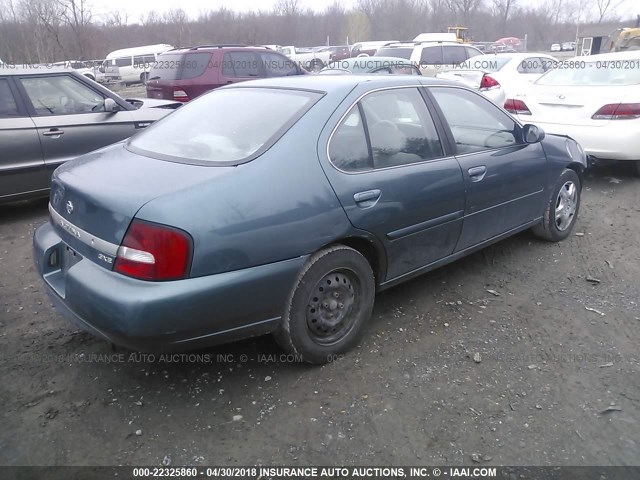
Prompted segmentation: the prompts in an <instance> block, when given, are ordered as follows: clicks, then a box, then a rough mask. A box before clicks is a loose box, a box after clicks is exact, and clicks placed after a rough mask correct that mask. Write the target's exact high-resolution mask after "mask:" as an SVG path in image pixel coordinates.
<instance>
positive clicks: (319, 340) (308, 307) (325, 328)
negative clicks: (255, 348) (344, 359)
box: [274, 245, 375, 364]
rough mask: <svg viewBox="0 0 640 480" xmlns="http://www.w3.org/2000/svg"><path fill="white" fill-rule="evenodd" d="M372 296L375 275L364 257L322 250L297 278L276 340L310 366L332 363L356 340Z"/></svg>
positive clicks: (347, 250) (339, 247)
mask: <svg viewBox="0 0 640 480" xmlns="http://www.w3.org/2000/svg"><path fill="white" fill-rule="evenodd" d="M374 297H375V280H374V276H373V271H372V270H371V266H370V265H369V262H368V261H367V259H366V258H365V257H364V256H362V254H360V253H359V252H358V251H356V250H354V249H352V248H349V247H346V246H344V245H336V246H333V247H329V248H327V249H324V250H321V251H319V252H317V253H315V254H314V255H313V256H312V257H311V258H310V259H309V261H308V262H307V264H306V266H305V267H304V269H303V270H302V272H301V273H300V275H299V276H298V280H297V282H296V285H295V286H294V287H293V290H292V292H291V294H290V296H289V300H288V302H287V305H286V307H285V312H284V315H283V317H282V321H281V324H280V327H279V328H278V330H277V331H276V332H275V334H274V336H275V338H276V341H277V342H278V344H279V345H280V346H281V347H282V348H283V349H285V350H286V351H287V352H290V353H292V354H294V355H296V356H298V357H300V358H301V359H302V360H304V361H306V362H309V363H315V364H323V363H328V362H330V361H332V359H334V358H336V356H337V355H339V354H341V353H344V352H346V351H347V350H349V349H350V348H351V347H353V346H354V345H355V343H356V342H357V341H358V338H359V337H360V334H361V332H362V330H363V328H364V326H365V324H366V323H367V321H368V320H369V318H370V317H371V311H372V309H373V301H374Z"/></svg>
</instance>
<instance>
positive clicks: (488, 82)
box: [480, 74, 500, 90]
mask: <svg viewBox="0 0 640 480" xmlns="http://www.w3.org/2000/svg"><path fill="white" fill-rule="evenodd" d="M499 87H500V84H499V83H498V81H497V80H496V79H495V78H493V77H492V76H491V75H487V74H484V75H483V76H482V80H480V90H491V89H493V88H499Z"/></svg>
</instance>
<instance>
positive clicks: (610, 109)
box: [591, 103, 640, 120]
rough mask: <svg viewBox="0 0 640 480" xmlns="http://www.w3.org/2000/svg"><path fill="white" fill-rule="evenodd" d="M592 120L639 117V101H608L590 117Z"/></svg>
mask: <svg viewBox="0 0 640 480" xmlns="http://www.w3.org/2000/svg"><path fill="white" fill-rule="evenodd" d="M591 118H593V119H594V120H631V119H634V118H640V103H609V104H607V105H605V106H603V107H602V108H601V109H600V110H598V111H597V112H596V113H594V114H593V116H592V117H591Z"/></svg>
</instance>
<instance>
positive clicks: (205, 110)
mask: <svg viewBox="0 0 640 480" xmlns="http://www.w3.org/2000/svg"><path fill="white" fill-rule="evenodd" d="M321 96H322V95H321V94H320V93H314V92H306V91H299V90H285V89H272V88H232V89H222V90H216V91H214V92H212V93H209V94H207V95H205V96H203V97H201V98H199V99H197V100H195V101H193V102H191V103H189V104H187V105H185V106H183V107H181V108H180V109H178V110H176V111H175V112H174V113H172V114H171V115H169V116H168V117H166V118H165V119H163V120H162V121H160V122H158V123H155V124H154V125H152V126H151V127H148V128H147V129H146V130H144V131H142V132H141V133H140V134H138V135H136V136H135V137H133V138H132V139H131V140H130V141H129V143H128V147H129V148H130V149H131V150H132V151H134V152H136V153H140V154H142V155H147V156H151V157H155V158H160V159H164V160H171V161H183V162H185V163H198V164H207V163H226V164H228V163H231V164H233V163H238V162H240V161H246V160H250V159H251V158H254V157H256V156H258V155H259V154H261V153H262V152H264V151H265V150H267V149H268V148H269V147H271V145H273V144H274V143H275V142H276V141H277V140H278V139H279V138H280V137H281V136H282V135H283V134H284V132H286V130H287V129H288V128H290V127H291V126H292V125H293V124H294V123H295V122H296V121H297V120H298V119H299V118H300V117H302V115H304V113H305V112H306V111H307V110H308V109H309V108H311V106H313V104H314V103H315V102H317V101H318V100H319V99H320V98H321Z"/></svg>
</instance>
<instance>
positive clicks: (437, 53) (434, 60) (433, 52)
mask: <svg viewBox="0 0 640 480" xmlns="http://www.w3.org/2000/svg"><path fill="white" fill-rule="evenodd" d="M420 64H421V65H442V47H440V46H437V47H425V48H423V49H422V54H421V55H420Z"/></svg>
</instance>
